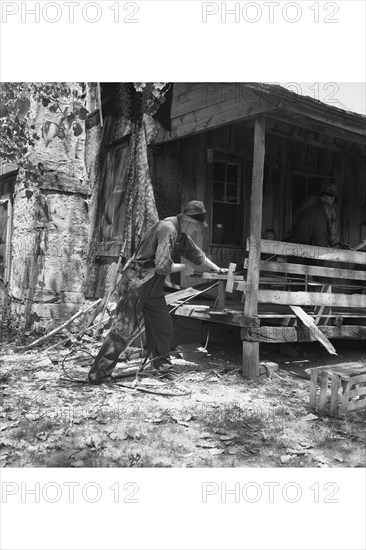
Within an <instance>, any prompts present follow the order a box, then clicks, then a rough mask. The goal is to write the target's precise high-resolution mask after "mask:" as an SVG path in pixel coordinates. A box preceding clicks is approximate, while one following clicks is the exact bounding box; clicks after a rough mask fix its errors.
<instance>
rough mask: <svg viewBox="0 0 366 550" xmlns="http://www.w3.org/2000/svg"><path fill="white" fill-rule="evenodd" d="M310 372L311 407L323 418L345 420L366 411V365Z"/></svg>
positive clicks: (339, 365)
mask: <svg viewBox="0 0 366 550" xmlns="http://www.w3.org/2000/svg"><path fill="white" fill-rule="evenodd" d="M309 372H310V400H309V404H310V407H312V408H313V409H315V410H316V409H317V411H318V413H319V414H320V415H324V414H326V413H327V412H328V413H329V415H330V416H344V415H347V414H348V413H350V412H353V411H359V410H362V409H366V364H365V361H356V362H353V363H338V364H337V365H330V366H327V367H315V368H312V369H309ZM318 388H319V392H318ZM318 393H319V397H318Z"/></svg>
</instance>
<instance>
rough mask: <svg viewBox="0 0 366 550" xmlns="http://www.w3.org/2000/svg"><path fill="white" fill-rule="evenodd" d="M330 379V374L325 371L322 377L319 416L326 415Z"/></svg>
mask: <svg viewBox="0 0 366 550" xmlns="http://www.w3.org/2000/svg"><path fill="white" fill-rule="evenodd" d="M328 378H329V374H328V373H327V372H326V371H324V372H322V373H321V375H320V395H319V409H318V410H319V414H321V415H323V414H324V413H325V407H326V404H327V392H328Z"/></svg>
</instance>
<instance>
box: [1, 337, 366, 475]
mask: <svg viewBox="0 0 366 550" xmlns="http://www.w3.org/2000/svg"><path fill="white" fill-rule="evenodd" d="M88 349H89V351H90V352H91V353H95V352H96V350H97V347H94V346H93V345H91V347H89V348H88ZM337 350H338V353H339V356H338V357H335V358H334V357H331V356H329V355H328V354H327V352H326V351H325V350H323V348H321V347H320V345H319V344H318V343H314V344H306V345H305V344H304V345H298V346H296V350H295V353H297V356H296V357H293V356H286V355H283V354H280V350H279V346H278V345H272V346H263V348H262V359H263V360H270V361H275V362H278V363H279V366H280V369H279V370H278V371H276V372H275V373H273V374H272V375H271V376H270V377H267V376H264V377H262V378H261V379H260V380H259V381H255V382H253V381H246V380H243V378H242V377H241V375H240V372H239V371H240V362H241V353H240V351H241V350H240V346H237V347H235V346H230V347H229V346H228V347H226V348H225V347H223V346H220V347H219V346H214V345H212V346H210V348H209V352H210V353H209V354H205V353H200V352H193V351H190V352H187V353H186V354H185V355H184V359H177V360H175V361H174V371H175V373H176V378H175V379H174V380H173V381H166V380H165V381H160V380H157V379H156V378H152V377H150V378H149V377H144V378H142V379H141V381H140V383H139V386H138V387H139V388H140V389H145V390H147V391H148V392H149V391H152V392H161V393H164V394H168V395H158V394H156V393H145V392H142V391H140V390H139V389H136V388H134V387H133V386H134V381H135V378H134V377H129V378H123V379H120V380H119V382H120V383H122V384H124V385H129V386H131V387H128V388H126V387H121V386H119V385H116V384H112V383H111V384H103V385H101V386H90V385H87V384H79V383H77V382H72V381H71V380H69V379H68V378H67V375H69V376H71V377H72V378H77V379H80V380H82V379H85V378H86V374H87V370H88V365H89V364H90V361H91V358H90V357H89V356H88V355H87V354H84V356H83V359H84V365H83V366H81V365H80V364H76V363H75V361H67V362H66V363H65V366H66V375H65V372H64V371H63V369H62V360H63V358H64V357H65V356H66V355H67V354H68V353H69V352H70V349H66V348H61V351H52V352H49V354H45V353H44V352H43V351H42V349H39V348H37V349H36V350H34V351H32V352H26V353H22V354H20V353H14V352H13V351H12V349H11V346H7V347H3V350H2V353H1V355H2V357H1V360H0V363H1V379H0V380H1V394H2V397H1V407H0V418H1V427H0V429H1V449H0V460H1V466H2V467H7V468H9V467H27V466H29V467H69V466H71V467H159V466H160V467H185V468H190V467H237V466H240V467H245V466H248V467H257V466H261V467H281V466H282V467H321V468H324V467H339V466H343V467H364V466H365V413H364V412H358V413H354V414H351V415H349V416H348V417H347V419H346V420H338V419H331V418H329V417H326V416H325V417H323V418H319V417H318V416H317V415H316V414H313V411H310V410H309V408H308V400H309V378H308V375H307V374H306V372H305V369H306V368H309V367H310V366H321V365H326V364H331V363H335V362H341V361H342V362H343V361H348V360H360V359H365V361H366V350H365V347H364V343H360V342H358V343H355V342H349V343H347V342H338V343H337ZM282 351H283V350H282ZM290 351H291V350H290ZM295 353H294V354H293V355H295ZM70 357H71V356H70ZM70 357H69V358H70ZM74 357H75V356H74ZM69 358H67V359H69ZM138 365H139V360H135V361H130V362H129V367H133V366H135V367H136V366H138ZM125 368H126V365H123V364H120V366H119V367H118V368H117V369H116V371H115V374H121V373H123V372H124V370H125ZM270 374H271V373H270ZM65 376H66V378H65ZM172 394H173V395H172ZM182 394H183V395H182Z"/></svg>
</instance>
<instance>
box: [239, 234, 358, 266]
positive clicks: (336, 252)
mask: <svg viewBox="0 0 366 550" xmlns="http://www.w3.org/2000/svg"><path fill="white" fill-rule="evenodd" d="M260 246H261V250H260V252H261V254H270V255H273V256H296V257H299V258H310V259H313V260H324V261H327V262H347V263H353V264H360V265H366V252H355V251H354V250H341V249H338V248H326V247H321V246H311V245H308V244H298V243H285V242H282V241H268V240H265V239H262V240H261V245H260ZM247 250H249V244H248V242H247ZM257 253H258V254H259V250H258V251H257Z"/></svg>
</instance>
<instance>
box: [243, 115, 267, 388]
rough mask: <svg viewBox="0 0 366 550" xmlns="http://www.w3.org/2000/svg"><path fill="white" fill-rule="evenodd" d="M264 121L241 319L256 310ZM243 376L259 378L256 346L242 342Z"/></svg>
mask: <svg viewBox="0 0 366 550" xmlns="http://www.w3.org/2000/svg"><path fill="white" fill-rule="evenodd" d="M265 124H266V123H265V117H264V115H262V116H260V117H258V118H257V119H256V121H255V128H254V153H253V171H252V186H251V202H250V238H249V241H250V246H249V267H248V274H247V283H248V285H249V288H248V289H247V293H246V296H245V302H244V316H245V317H247V318H249V319H253V318H254V317H255V316H256V314H257V310H258V302H257V296H258V286H259V271H260V270H259V264H260V255H259V256H258V254H257V250H258V247H260V242H261V233H262V205H263V174H264V156H265V137H266V133H265ZM243 376H244V377H245V378H257V377H258V376H259V343H256V342H254V343H252V342H249V341H246V342H244V341H243Z"/></svg>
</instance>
